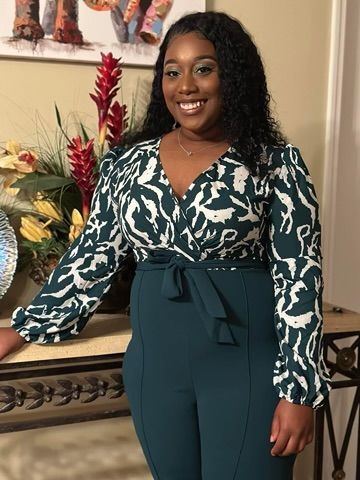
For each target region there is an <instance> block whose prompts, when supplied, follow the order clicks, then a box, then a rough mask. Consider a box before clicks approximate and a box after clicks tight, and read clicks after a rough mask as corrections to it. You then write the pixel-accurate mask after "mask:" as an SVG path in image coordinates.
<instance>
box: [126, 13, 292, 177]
mask: <svg viewBox="0 0 360 480" xmlns="http://www.w3.org/2000/svg"><path fill="white" fill-rule="evenodd" d="M191 32H198V33H199V34H200V35H202V36H203V37H204V38H206V39H207V40H209V41H210V42H212V44H213V45H214V47H215V51H216V54H217V62H218V67H219V68H218V70H219V77H220V85H221V95H222V121H223V125H224V131H225V132H226V136H227V140H228V141H229V143H230V144H231V145H232V146H233V147H235V149H236V151H237V152H238V154H239V155H240V156H241V161H242V162H243V163H244V164H245V165H247V167H248V168H249V169H250V171H251V172H252V173H253V174H259V172H260V171H261V169H262V168H261V167H262V166H263V164H264V163H266V159H265V160H264V155H263V154H262V153H263V146H264V145H266V146H267V145H269V146H284V145H285V144H286V139H285V137H284V136H283V134H282V133H281V130H280V127H279V125H278V123H277V122H276V121H275V119H274V118H273V116H272V114H271V111H270V95H269V92H268V89H267V84H266V77H265V72H264V67H263V63H262V61H261V57H260V54H259V52H258V50H257V48H256V46H255V44H254V42H253V40H252V38H251V36H250V35H249V33H248V32H247V31H246V30H245V28H244V27H243V26H242V24H241V23H240V22H238V21H237V20H236V19H234V18H232V17H230V16H229V15H226V14H225V13H220V12H205V13H203V12H198V13H193V14H190V15H186V16H184V17H182V18H180V19H179V20H178V21H176V22H175V23H174V24H173V25H172V26H171V27H170V29H169V30H168V32H167V34H166V36H165V38H164V40H163V42H162V44H161V46H160V51H159V55H158V58H157V61H156V64H155V76H154V80H153V83H152V90H151V97H150V103H149V105H148V109H147V112H146V115H145V118H144V121H143V124H142V126H141V127H140V128H139V129H138V131H136V132H134V133H133V134H132V135H131V137H128V139H127V143H132V144H134V143H136V142H139V141H143V140H149V139H152V138H156V137H158V136H161V135H163V134H165V133H168V132H170V131H171V130H172V128H173V124H174V119H173V117H172V115H171V114H170V112H169V111H168V109H167V107H166V104H165V99H164V95H163V92H162V77H163V70H164V58H165V54H166V50H167V48H168V45H169V43H170V41H171V40H172V39H173V38H174V37H176V36H178V35H184V34H187V33H191Z"/></svg>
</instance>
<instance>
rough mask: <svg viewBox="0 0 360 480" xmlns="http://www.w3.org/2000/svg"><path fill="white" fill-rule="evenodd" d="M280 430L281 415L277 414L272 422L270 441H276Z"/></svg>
mask: <svg viewBox="0 0 360 480" xmlns="http://www.w3.org/2000/svg"><path fill="white" fill-rule="evenodd" d="M279 431H280V421H279V417H278V416H277V415H276V414H275V415H274V417H273V421H272V424H271V435H270V442H275V440H276V439H277V437H278V435H279Z"/></svg>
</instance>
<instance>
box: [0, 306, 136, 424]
mask: <svg viewBox="0 0 360 480" xmlns="http://www.w3.org/2000/svg"><path fill="white" fill-rule="evenodd" d="M8 325H9V319H8V318H2V319H1V318H0V326H8ZM130 338H131V329H130V322H129V318H128V317H127V316H126V315H121V314H95V315H94V317H93V318H92V319H91V320H90V322H89V324H88V325H87V326H86V328H85V329H84V330H83V331H82V332H81V333H80V335H79V336H78V337H75V338H74V339H70V340H67V341H65V342H62V343H61V344H51V345H36V344H26V345H25V346H24V347H23V348H22V349H21V350H20V351H18V352H16V353H14V354H12V355H10V356H8V357H7V358H6V359H4V360H3V361H1V362H0V433H6V432H15V431H19V430H28V429H33V428H40V427H50V426H55V425H63V424H69V423H76V422H84V421H90V420H99V419H104V418H111V417H119V416H125V415H130V411H129V408H128V403H127V400H126V395H124V386H123V382H122V375H121V368H122V358H123V355H124V352H125V351H126V348H127V345H128V343H129V341H130Z"/></svg>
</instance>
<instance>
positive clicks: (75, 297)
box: [11, 149, 131, 343]
mask: <svg viewBox="0 0 360 480" xmlns="http://www.w3.org/2000/svg"><path fill="white" fill-rule="evenodd" d="M119 156H120V149H114V150H112V151H110V152H108V154H107V155H106V156H105V157H104V159H103V161H102V163H101V169H100V179H99V182H98V185H97V187H96V190H95V193H94V196H93V200H92V205H91V213H90V215H89V218H88V221H87V224H86V226H85V228H84V231H83V233H82V234H81V235H80V236H79V237H78V238H77V239H76V240H75V241H74V242H73V243H72V245H71V247H70V248H69V249H68V250H67V252H66V253H65V254H64V256H63V257H62V259H61V260H60V262H59V264H58V265H57V267H56V268H55V270H54V271H53V272H52V274H51V275H50V277H49V279H48V281H47V283H46V284H45V285H44V286H43V288H42V289H41V291H40V292H39V293H38V294H37V295H36V296H35V298H34V299H33V300H32V303H31V305H30V306H28V307H27V308H26V309H24V308H21V307H19V308H17V309H16V310H15V311H14V313H13V316H12V321H11V326H12V327H13V328H15V329H16V330H17V331H18V333H19V334H20V335H21V336H22V337H24V338H25V340H27V341H31V342H35V343H50V342H59V341H61V340H64V339H66V338H68V337H70V336H72V335H77V334H78V333H79V332H80V331H81V329H82V328H83V327H84V326H85V325H86V322H87V321H88V319H89V318H90V316H91V314H92V313H93V312H94V310H95V309H96V308H97V307H98V305H99V303H100V301H101V298H102V296H103V295H104V294H105V293H106V292H107V291H108V290H109V288H110V286H111V280H112V278H113V276H114V274H115V273H116V272H117V270H118V269H119V267H120V265H121V262H122V260H123V259H124V258H125V257H126V256H127V255H128V254H129V253H130V251H131V249H130V247H129V246H128V244H127V242H126V241H125V239H124V238H123V236H122V233H121V230H120V226H119V220H118V215H117V205H116V202H114V200H113V194H112V192H113V190H114V188H115V187H116V183H117V181H118V175H119V169H118V168H114V161H115V160H116V159H117V158H119Z"/></svg>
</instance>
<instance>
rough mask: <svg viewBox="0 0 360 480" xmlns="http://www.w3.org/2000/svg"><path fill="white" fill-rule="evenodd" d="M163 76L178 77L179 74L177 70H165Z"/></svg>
mask: <svg viewBox="0 0 360 480" xmlns="http://www.w3.org/2000/svg"><path fill="white" fill-rule="evenodd" d="M164 75H166V76H167V77H176V76H177V75H179V72H178V71H177V70H166V71H165V72H164Z"/></svg>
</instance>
